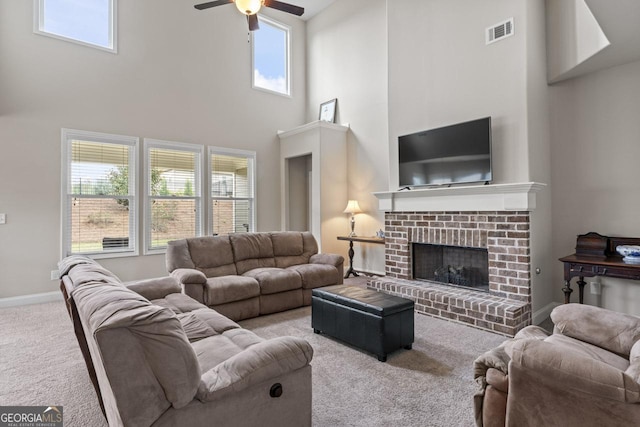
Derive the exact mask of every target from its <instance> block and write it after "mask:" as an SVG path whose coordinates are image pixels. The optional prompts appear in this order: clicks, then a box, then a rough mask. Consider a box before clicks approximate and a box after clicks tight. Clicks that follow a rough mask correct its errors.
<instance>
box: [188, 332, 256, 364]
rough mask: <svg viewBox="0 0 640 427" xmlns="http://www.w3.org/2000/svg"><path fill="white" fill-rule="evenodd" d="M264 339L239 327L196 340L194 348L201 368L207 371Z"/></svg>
mask: <svg viewBox="0 0 640 427" xmlns="http://www.w3.org/2000/svg"><path fill="white" fill-rule="evenodd" d="M262 341H264V340H263V339H262V338H260V337H259V336H257V335H256V334H254V333H253V332H251V331H248V330H246V329H242V328H238V329H232V330H228V331H225V332H224V333H222V334H218V335H212V336H210V337H208V338H205V339H203V340H200V341H198V342H194V343H193V344H192V347H193V350H194V351H195V353H196V357H197V358H198V363H199V364H200V369H202V372H207V371H208V370H210V369H211V368H214V367H215V366H217V365H219V364H220V363H222V362H224V361H225V360H227V359H229V358H230V357H233V356H235V355H236V354H238V353H240V352H241V351H243V350H244V349H246V348H248V347H250V346H252V345H255V344H257V343H259V342H262Z"/></svg>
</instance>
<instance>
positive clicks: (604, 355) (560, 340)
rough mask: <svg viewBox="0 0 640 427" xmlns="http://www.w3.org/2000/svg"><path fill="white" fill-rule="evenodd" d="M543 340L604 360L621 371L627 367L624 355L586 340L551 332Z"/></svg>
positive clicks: (627, 361) (565, 349)
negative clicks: (621, 355) (551, 333)
mask: <svg viewBox="0 0 640 427" xmlns="http://www.w3.org/2000/svg"><path fill="white" fill-rule="evenodd" d="M544 341H545V342H547V343H551V344H554V345H556V346H557V347H558V348H562V349H563V350H564V351H571V352H575V353H579V354H581V355H583V356H587V357H589V358H591V359H595V360H598V361H600V362H604V363H606V364H607V365H610V366H613V367H615V368H617V369H620V370H621V371H624V370H626V369H627V368H628V367H629V360H627V359H625V358H624V357H620V356H618V355H617V354H615V353H612V352H610V351H607V350H604V349H602V348H600V347H597V346H595V345H593V344H589V343H588V342H584V341H580V340H577V339H575V338H571V337H568V336H565V335H562V334H553V335H551V336H550V337H548V338H546V339H545V340H544Z"/></svg>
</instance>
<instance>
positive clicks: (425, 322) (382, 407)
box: [0, 302, 505, 427]
mask: <svg viewBox="0 0 640 427" xmlns="http://www.w3.org/2000/svg"><path fill="white" fill-rule="evenodd" d="M310 313H311V310H310V308H309V307H305V308H300V309H297V310H291V311H287V312H284V313H278V314H274V315H270V316H263V317H259V318H256V319H249V320H246V321H243V322H240V323H241V324H242V325H243V326H244V327H246V328H249V329H251V330H253V331H255V332H256V333H257V334H258V335H260V336H262V337H265V338H269V337H275V336H281V335H294V336H299V337H303V338H305V339H307V340H308V341H309V342H310V343H311V345H312V346H313V348H314V351H315V353H314V357H313V361H312V365H313V424H314V426H322V427H324V426H327V427H328V426H332V427H333V426H367V427H371V426H391V425H405V426H472V425H473V409H472V395H473V393H474V391H475V387H476V386H475V383H474V381H473V378H472V362H473V360H474V359H475V357H476V356H478V355H479V354H481V353H482V352H484V351H485V350H488V349H490V348H493V347H495V346H496V345H498V344H499V343H500V342H502V341H503V340H504V339H505V338H504V337H502V336H499V335H494V334H491V333H488V332H483V331H479V330H476V329H473V328H470V327H467V326H463V325H458V324H454V323H451V322H447V321H443V320H438V319H434V318H431V317H427V316H423V315H420V314H416V315H415V325H416V341H415V343H414V345H413V350H399V351H397V352H395V353H392V354H391V355H390V356H389V358H388V361H387V362H386V363H381V362H379V361H378V360H377V359H376V357H375V356H373V355H369V354H366V353H364V352H361V351H359V350H357V349H354V348H351V347H349V346H346V345H344V344H342V343H340V342H338V341H336V340H333V339H331V338H328V337H326V336H323V335H316V334H314V333H313V330H312V329H311V324H310V322H311V321H310ZM0 330H1V331H2V333H1V335H0V366H1V371H2V373H1V374H0V405H62V406H63V407H64V417H65V426H67V427H74V426H83V427H84V426H105V425H106V422H105V421H104V419H103V418H102V414H101V413H100V409H99V406H98V403H97V399H96V396H95V393H94V391H93V388H92V386H91V383H90V381H89V377H88V375H87V373H86V368H85V366H84V362H83V359H82V356H81V353H80V350H79V348H78V345H77V342H76V340H75V337H74V335H73V332H72V329H71V322H70V320H69V318H68V317H67V314H66V311H65V309H64V305H63V303H62V302H59V303H47V304H39V305H32V306H24V307H16V308H5V309H0Z"/></svg>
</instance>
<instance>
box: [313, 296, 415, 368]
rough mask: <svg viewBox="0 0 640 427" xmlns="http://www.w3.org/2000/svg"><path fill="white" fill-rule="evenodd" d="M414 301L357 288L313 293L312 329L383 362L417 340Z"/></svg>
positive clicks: (409, 347)
mask: <svg viewBox="0 0 640 427" xmlns="http://www.w3.org/2000/svg"><path fill="white" fill-rule="evenodd" d="M413 307H414V302H413V301H412V300H410V299H406V298H401V297H397V296H395V295H389V294H385V293H383V292H378V291H374V290H371V289H363V288H358V287H355V286H329V287H327V288H323V289H314V290H313V300H312V303H311V326H312V327H313V331H314V332H315V333H320V332H322V333H325V334H327V335H330V336H332V337H334V338H338V339H339V340H342V341H344V342H346V343H348V344H351V345H353V346H355V347H358V348H360V349H362V350H366V351H369V352H371V353H374V354H375V355H376V356H378V360H379V361H381V362H386V361H387V354H389V353H391V352H392V351H395V350H398V349H400V348H403V347H404V348H405V349H407V350H410V349H411V347H412V345H413V339H414V323H413V316H414V314H413Z"/></svg>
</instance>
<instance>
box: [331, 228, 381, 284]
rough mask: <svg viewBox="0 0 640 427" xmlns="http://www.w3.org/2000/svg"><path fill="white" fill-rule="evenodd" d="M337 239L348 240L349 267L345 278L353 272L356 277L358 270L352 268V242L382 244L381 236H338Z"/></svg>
mask: <svg viewBox="0 0 640 427" xmlns="http://www.w3.org/2000/svg"><path fill="white" fill-rule="evenodd" d="M338 240H346V241H348V242H349V269H348V270H347V272H346V273H345V275H344V278H345V279H347V278H348V277H349V276H350V275H351V274H353V277H358V272H357V271H355V270H354V269H353V254H354V252H353V242H361V243H377V244H383V245H384V238H381V237H358V236H338Z"/></svg>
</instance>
